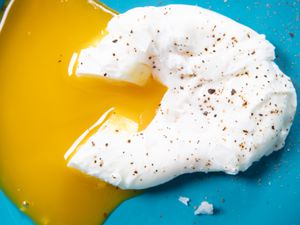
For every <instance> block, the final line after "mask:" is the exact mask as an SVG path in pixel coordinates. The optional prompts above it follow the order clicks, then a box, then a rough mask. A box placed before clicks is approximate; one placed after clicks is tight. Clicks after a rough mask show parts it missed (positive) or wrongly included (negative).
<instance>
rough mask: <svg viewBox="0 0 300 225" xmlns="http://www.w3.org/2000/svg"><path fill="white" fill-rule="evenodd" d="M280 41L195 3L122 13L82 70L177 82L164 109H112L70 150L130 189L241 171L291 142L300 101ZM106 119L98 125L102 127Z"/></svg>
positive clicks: (83, 57) (91, 171)
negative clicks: (282, 61)
mask: <svg viewBox="0 0 300 225" xmlns="http://www.w3.org/2000/svg"><path fill="white" fill-rule="evenodd" d="M274 58H275V55H274V46H273V45H272V44H271V43H270V42H268V41H267V40H266V39H265V36H264V35H260V34H258V33H256V32H255V31H253V30H252V29H250V28H248V27H246V26H243V25H241V24H239V23H237V22H235V21H233V20H231V19H229V18H227V17H225V16H222V15H220V14H217V13H215V12H212V11H209V10H206V9H203V8H200V7H196V6H188V5H168V6H164V7H142V8H135V9H132V10H129V11H128V12H126V13H124V14H120V15H116V16H114V17H113V19H112V20H111V21H110V22H109V24H108V26H107V35H106V36H104V37H103V39H102V40H101V41H100V42H99V43H96V44H95V45H93V46H90V47H89V48H86V49H83V50H82V51H81V52H80V54H79V56H78V59H77V62H78V63H77V68H76V75H77V76H87V75H89V76H90V75H92V76H98V77H103V78H105V79H113V80H118V81H125V82H130V83H133V84H136V85H140V86H143V85H144V84H145V83H146V82H147V80H148V79H149V78H150V77H151V76H152V77H153V78H154V79H156V80H157V81H159V82H160V83H162V84H163V85H164V86H166V87H167V89H168V90H167V92H166V93H165V95H164V96H163V99H162V100H161V104H160V105H159V106H158V108H157V114H156V115H155V117H154V119H153V120H152V121H151V123H150V124H149V125H148V127H147V128H146V129H144V130H143V131H139V130H138V123H136V122H135V121H132V120H130V119H128V118H126V117H124V116H122V115H119V114H116V113H115V112H113V111H109V112H107V113H106V114H105V115H103V116H102V117H101V118H100V120H99V121H98V122H97V123H96V124H95V126H93V127H92V129H88V130H87V132H85V133H84V134H83V135H82V136H81V137H80V138H79V139H78V140H77V141H76V142H75V144H74V145H73V146H72V148H71V149H70V150H69V151H68V152H67V153H66V156H65V157H66V158H67V159H68V166H69V167H72V168H76V169H78V170H80V171H82V172H83V173H85V174H88V175H91V176H95V177H97V178H99V179H102V180H104V181H106V182H108V183H110V184H112V185H115V186H118V187H120V188H122V189H143V188H149V187H152V186H156V185H159V184H161V183H164V182H167V181H169V180H171V179H173V178H175V177H177V176H179V175H181V174H184V173H192V172H212V171H224V172H225V173H228V174H237V173H238V172H239V171H245V170H246V169H247V168H249V167H250V166H251V165H252V163H253V162H254V161H257V160H259V159H260V158H261V157H263V156H264V155H269V154H270V153H272V152H273V151H276V150H279V149H281V148H282V147H283V146H284V142H285V139H286V137H287V135H288V133H289V129H290V127H291V124H292V121H293V117H294V114H295V109H296V93H295V89H294V87H293V84H292V83H291V80H290V79H289V78H288V77H287V76H286V75H285V74H283V72H282V71H281V70H280V69H279V68H278V66H277V65H276V64H275V63H274V62H273V60H274ZM95 129H96V130H95Z"/></svg>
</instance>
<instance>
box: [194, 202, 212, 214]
mask: <svg viewBox="0 0 300 225" xmlns="http://www.w3.org/2000/svg"><path fill="white" fill-rule="evenodd" d="M194 214H195V215H200V214H202V215H213V214H214V206H213V204H211V203H209V202H207V201H203V202H201V204H200V205H199V207H198V208H197V209H196V210H195V212H194Z"/></svg>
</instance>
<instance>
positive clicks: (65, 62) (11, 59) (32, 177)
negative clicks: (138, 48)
mask: <svg viewBox="0 0 300 225" xmlns="http://www.w3.org/2000/svg"><path fill="white" fill-rule="evenodd" d="M110 18H111V14H110V13H109V10H107V9H106V10H104V9H101V8H99V7H95V6H94V5H92V4H89V3H88V1H87V0H68V1H61V0H51V1H39V0H27V1H21V0H16V1H15V3H14V4H13V6H12V8H11V10H10V12H9V14H8V17H7V20H6V22H5V25H4V28H3V30H2V31H1V33H0V49H1V51H0V59H1V60H0V104H1V110H0V123H1V131H0V146H1V147H0V185H1V188H2V189H3V190H4V191H5V193H6V194H7V195H8V196H9V197H10V198H11V199H12V200H13V202H14V203H15V204H16V205H17V206H18V207H19V208H20V209H21V210H22V211H24V212H25V213H26V214H28V215H29V216H30V217H31V218H33V220H34V221H35V222H36V223H37V224H49V225H51V224H53V225H97V224H101V223H102V222H103V221H104V219H105V217H106V216H107V214H109V213H110V212H111V210H113V209H114V208H115V207H116V206H117V205H118V204H119V203H120V202H122V201H123V200H124V199H127V198H129V197H131V196H133V195H134V194H135V193H134V192H130V191H122V190H118V189H117V188H115V187H112V186H110V185H108V184H106V183H104V182H101V181H100V180H97V179H94V178H92V177H87V176H85V175H83V174H81V173H79V172H77V171H75V170H71V169H69V168H67V166H66V161H65V160H64V154H65V152H66V151H67V150H68V149H69V147H70V146H71V145H72V144H73V142H74V141H75V140H76V139H77V138H78V137H79V136H80V135H81V134H82V133H83V132H84V131H85V130H86V129H87V128H89V127H90V126H91V125H93V124H94V123H95V122H96V121H97V120H98V119H99V117H100V116H101V115H102V114H103V113H104V112H105V111H107V110H108V109H110V108H111V107H114V108H116V110H117V111H118V112H120V113H122V115H124V116H127V117H129V118H131V119H134V120H135V121H138V122H139V124H140V129H143V128H144V127H145V126H147V124H148V123H149V122H150V121H151V119H152V118H153V116H154V114H155V110H156V107H157V105H158V104H159V102H160V100H161V97H162V95H163V93H164V91H165V89H164V88H163V87H162V86H160V85H159V84H157V83H156V82H154V81H152V80H151V81H150V82H149V83H148V84H147V85H146V86H145V87H142V88H141V87H136V86H133V85H129V84H125V83H116V82H111V81H105V80H103V79H97V78H78V77H75V76H71V77H70V76H69V75H68V66H69V62H70V59H71V57H72V55H73V53H74V52H78V51H80V49H82V48H83V47H86V46H87V44H88V43H89V41H91V40H96V39H97V38H99V37H100V33H101V30H103V29H105V26H106V24H107V22H108V21H109V20H110ZM121 223H122V222H121Z"/></svg>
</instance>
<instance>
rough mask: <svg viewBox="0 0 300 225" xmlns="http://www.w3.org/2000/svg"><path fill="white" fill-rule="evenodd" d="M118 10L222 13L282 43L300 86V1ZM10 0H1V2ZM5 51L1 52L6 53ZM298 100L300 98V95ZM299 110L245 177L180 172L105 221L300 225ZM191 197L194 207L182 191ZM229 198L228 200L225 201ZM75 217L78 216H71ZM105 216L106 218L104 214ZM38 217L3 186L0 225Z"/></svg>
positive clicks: (214, 1)
mask: <svg viewBox="0 0 300 225" xmlns="http://www.w3.org/2000/svg"><path fill="white" fill-rule="evenodd" d="M103 2H104V3H105V4H107V5H108V6H110V7H111V8H114V9H115V10H117V11H119V12H125V11H126V10H128V9H130V8H132V7H136V6H146V5H165V4H170V3H185V4H193V5H199V6H202V7H204V8H209V9H212V10H215V11H217V12H220V13H222V14H224V15H226V16H229V17H230V18H232V19H234V20H237V21H239V22H241V23H243V24H245V25H247V26H249V27H251V28H253V29H254V30H256V31H258V32H259V33H264V34H266V36H267V38H268V40H270V41H271V42H272V43H273V44H274V45H275V46H276V53H277V56H278V57H277V59H276V62H277V63H278V65H279V66H280V68H281V69H282V70H283V71H284V72H285V73H286V74H288V75H289V76H290V77H292V80H293V83H294V85H295V87H296V89H297V92H298V94H299V91H300V46H299V44H300V32H299V25H300V22H299V21H300V18H299V16H300V15H299V14H300V12H299V11H300V1H299V0H294V1H281V0H269V1H251V0H228V1H226V0H225V1H224V0H162V1H157V0H152V1H151V0H140V1H137V0H126V1H125V0H104V1H103ZM1 3H3V0H0V5H1ZM0 51H1V50H0ZM298 101H299V98H298ZM299 117H300V114H299V109H298V110H297V113H296V117H295V122H294V124H293V127H292V130H291V133H290V135H289V137H288V139H287V142H286V146H285V148H284V149H283V150H282V151H279V152H275V153H273V154H272V155H271V156H269V157H265V158H263V159H262V160H261V161H260V162H258V163H255V164H254V165H253V166H252V167H251V168H250V169H249V170H248V171H247V172H245V173H241V174H240V175H238V176H229V175H225V174H222V173H215V174H202V173H197V174H192V175H184V176H181V177H179V178H177V179H175V180H173V181H171V182H169V183H167V184H165V185H161V186H159V187H156V188H153V189H150V190H148V191H146V193H145V194H143V195H140V196H138V197H135V198H133V199H130V200H128V201H126V202H124V203H123V204H121V205H120V206H119V207H118V208H117V209H116V210H115V211H114V212H113V213H112V214H111V215H110V217H109V218H108V220H107V221H106V223H105V225H120V224H122V225H141V224H143V225H154V224H158V225H167V224H168V225H185V224H187V225H190V224H191V225H193V224H203V225H221V224H222V225H238V224H243V225H250V224H251V225H252V224H255V225H269V224H272V225H299V224H300V138H299V135H300V122H299ZM180 195H183V196H188V197H190V198H191V199H192V201H191V206H189V207H186V206H184V205H183V204H181V203H180V202H178V196H180ZM205 198H207V199H208V201H209V202H211V203H213V204H214V206H215V208H216V213H215V215H213V216H194V215H193V211H194V209H193V205H198V204H199V203H200V202H201V201H202V200H204V199H205ZM222 199H223V201H222ZM70 216H71V215H70ZM99 216H101V215H99ZM31 224H32V222H31V221H30V219H28V218H27V217H26V216H24V215H23V214H22V213H20V212H19V211H18V210H17V208H16V207H15V206H14V205H13V204H12V203H11V202H10V201H9V200H8V199H7V198H6V197H5V195H4V194H3V193H2V192H1V191H0V225H31Z"/></svg>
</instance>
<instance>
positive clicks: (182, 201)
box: [178, 196, 190, 206]
mask: <svg viewBox="0 0 300 225" xmlns="http://www.w3.org/2000/svg"><path fill="white" fill-rule="evenodd" d="M178 201H180V202H181V203H182V204H184V205H186V206H188V205H189V202H190V199H189V198H187V197H183V196H180V197H179V198H178Z"/></svg>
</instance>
